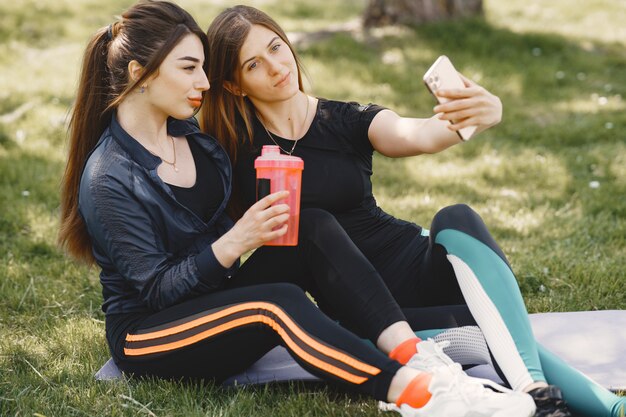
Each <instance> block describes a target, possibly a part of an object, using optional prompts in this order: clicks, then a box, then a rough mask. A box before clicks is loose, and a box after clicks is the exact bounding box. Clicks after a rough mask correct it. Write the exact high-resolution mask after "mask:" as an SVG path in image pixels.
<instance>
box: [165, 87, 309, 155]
mask: <svg viewBox="0 0 626 417" xmlns="http://www.w3.org/2000/svg"><path fill="white" fill-rule="evenodd" d="M310 104H311V101H310V100H309V96H306V113H305V114H304V120H303V121H302V126H301V127H300V132H302V131H303V130H304V126H305V125H306V119H307V117H308V115H309V105H310ZM257 119H259V123H261V126H263V129H265V133H267V136H269V138H270V139H271V141H272V142H274V145H276V146H278V148H279V149H280V150H281V151H283V152H284V153H286V154H287V155H289V156H291V154H292V153H293V151H294V149H296V145H297V144H298V141H299V140H300V139H302V138H300V139H293V146H292V147H291V150H290V151H289V152H287V151H286V150H284V149H283V147H282V146H280V145H279V144H278V142H277V141H276V139H274V136H273V135H272V134H271V133H270V131H269V130H267V127H265V123H263V121H262V120H261V118H260V117H259V114H258V113H257ZM287 140H290V139H287ZM174 156H175V155H174Z"/></svg>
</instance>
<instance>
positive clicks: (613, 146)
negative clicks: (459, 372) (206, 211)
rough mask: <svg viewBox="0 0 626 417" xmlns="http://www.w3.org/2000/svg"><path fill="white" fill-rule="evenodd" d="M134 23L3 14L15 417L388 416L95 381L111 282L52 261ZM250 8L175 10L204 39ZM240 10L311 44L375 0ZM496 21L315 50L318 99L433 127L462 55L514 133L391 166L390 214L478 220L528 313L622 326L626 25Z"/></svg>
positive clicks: (69, 13) (55, 5) (386, 181)
mask: <svg viewBox="0 0 626 417" xmlns="http://www.w3.org/2000/svg"><path fill="white" fill-rule="evenodd" d="M130 3H131V2H130V1H127V0H115V1H109V2H102V1H98V0H82V1H74V0H57V1H51V0H45V1H41V0H25V1H13V2H2V3H1V4H0V195H1V196H2V197H0V212H1V213H2V214H0V415H2V416H5V415H6V416H14V415H20V416H24V415H35V413H38V414H39V415H44V416H48V417H49V416H65V415H71V416H74V415H75V416H83V415H94V416H95V415H97V416H100V415H107V416H109V415H110V416H135V415H146V416H149V415H158V416H174V415H176V416H178V415H181V416H182V415H184V416H205V415H211V416H242V415H257V416H276V415H293V416H296V415H297V416H301V415H308V416H327V415H334V416H374V415H379V414H380V413H379V412H378V411H377V410H376V404H375V402H374V401H370V400H366V399H364V398H360V397H355V396H352V395H345V394H338V393H336V392H334V391H333V390H332V389H329V388H324V387H319V386H315V387H302V386H298V385H293V386H269V387H257V388H245V389H237V390H223V389H222V388H220V387H216V386H214V385H212V384H205V385H201V384H190V383H179V382H171V381H156V380H148V381H129V380H122V381H117V382H114V383H96V382H95V381H94V380H93V378H92V376H93V374H94V372H95V371H96V370H97V369H98V368H99V367H100V366H101V365H102V364H103V363H104V362H105V361H106V360H107V359H108V357H109V353H108V350H107V346H106V343H105V341H104V323H103V315H102V312H101V311H100V303H101V297H102V296H101V288H100V284H99V282H98V272H99V271H98V270H97V269H95V268H92V269H89V268H86V267H84V266H82V265H78V264H75V263H73V262H72V261H70V260H69V259H67V258H66V257H65V256H64V255H63V254H62V253H61V252H60V251H59V250H58V248H57V247H56V243H55V242H56V229H57V227H58V206H59V181H60V177H61V174H62V171H63V164H64V159H65V152H66V145H65V126H66V122H67V120H66V119H67V114H68V109H69V107H70V106H71V104H72V101H73V96H74V90H75V86H76V77H77V74H78V66H79V64H80V59H81V54H82V50H83V48H84V46H85V44H86V42H87V38H88V36H89V35H90V34H92V33H93V32H94V31H95V30H96V29H97V28H99V27H102V26H105V25H107V24H109V23H111V22H112V21H113V20H114V17H113V16H114V15H115V14H119V13H120V12H121V11H122V10H123V9H124V8H125V7H126V6H127V5H129V4H130ZM236 3H238V2H236V1H231V0H219V1H217V0H213V1H208V2H207V1H204V0H185V1H181V2H180V4H181V5H183V6H184V7H186V8H187V9H188V10H189V11H190V12H191V13H192V14H193V15H194V16H196V18H197V20H198V21H199V23H200V25H201V26H202V27H207V26H208V23H209V22H210V21H211V19H212V18H213V17H214V16H215V15H216V14H217V13H218V12H219V11H220V10H221V9H222V8H224V7H226V6H230V5H234V4H236ZM245 3H248V4H253V5H257V6H259V7H262V8H263V9H265V10H267V11H269V12H270V13H272V14H273V15H274V16H275V17H276V19H277V20H278V21H279V22H280V23H281V24H283V26H284V27H285V29H286V30H287V31H290V32H301V31H310V30H318V29H322V28H326V27H328V26H333V25H337V24H342V23H345V22H349V21H352V20H353V19H355V18H358V13H360V10H362V9H363V7H364V5H365V4H366V0H349V1H345V2H335V1H330V0H324V1H321V2H318V3H311V2H309V1H306V0H296V1H292V2H284V1H279V0H263V1H256V2H252V1H250V2H245ZM485 5H486V9H487V16H486V19H472V20H468V21H464V22H457V23H439V24H430V25H424V26H420V27H415V28H385V29H377V30H374V31H371V32H369V33H362V32H358V31H357V32H355V33H352V34H350V33H342V34H338V35H336V36H331V37H330V38H327V39H325V40H322V41H320V42H318V43H314V44H311V45H305V46H303V47H302V48H301V50H300V52H301V56H302V58H303V60H304V62H305V65H306V67H307V69H308V71H309V73H310V75H311V86H310V91H311V93H312V94H315V95H318V96H322V97H327V98H333V99H340V100H345V99H349V100H356V101H360V102H362V103H367V102H374V103H377V104H381V105H385V106H388V107H390V108H392V109H394V110H396V111H398V113H400V114H402V115H407V116H409V115H414V116H428V115H429V114H431V111H432V107H433V105H434V100H433V99H432V97H431V96H430V95H429V94H428V92H427V91H426V89H425V88H424V86H423V84H422V81H421V75H422V74H423V72H424V71H425V69H426V68H427V67H428V66H429V65H430V63H431V62H432V61H434V59H435V58H436V57H437V56H438V55H440V54H442V53H445V54H447V55H449V56H450V57H451V58H452V59H453V61H454V63H455V65H456V66H457V68H458V69H459V70H461V71H462V72H463V73H464V74H465V75H467V76H468V77H469V78H471V79H474V80H475V81H477V82H479V83H481V84H482V85H484V86H485V87H487V88H488V89H490V90H492V91H494V92H495V93H497V94H498V95H499V96H500V97H501V99H502V101H503V103H504V108H505V113H504V120H503V122H502V123H501V124H500V125H499V126H498V127H497V128H495V129H492V130H490V131H487V132H485V133H484V134H481V136H479V137H477V138H475V139H473V140H472V141H470V142H468V143H466V144H463V145H462V146H457V147H454V148H453V149H450V150H449V151H446V152H444V153H442V154H439V155H423V156H419V157H415V158H408V159H403V160H394V159H389V158H385V157H382V156H380V155H376V157H375V160H374V173H375V174H374V187H375V193H376V196H377V199H378V202H379V203H380V205H381V206H382V207H383V208H384V209H385V210H387V211H388V212H390V213H392V214H395V215H397V216H399V217H402V218H406V219H409V220H412V221H414V222H416V223H418V224H421V225H424V226H426V227H428V226H429V224H430V221H431V219H432V216H433V215H434V213H435V212H436V211H437V210H439V209H440V208H441V207H443V206H446V205H449V204H454V203H458V202H465V203H468V204H470V205H471V206H472V207H474V208H475V209H476V210H477V211H478V212H479V213H480V215H481V216H482V217H483V218H484V219H485V222H486V223H487V224H488V225H489V227H490V229H491V231H492V233H493V234H494V236H495V237H496V240H497V241H498V243H499V244H500V245H501V246H502V248H503V250H504V252H505V253H506V254H507V255H508V257H509V260H510V262H511V264H512V266H513V268H514V270H515V271H516V274H517V277H518V280H519V282H520V286H521V288H522V292H523V294H524V296H525V299H526V302H527V305H528V308H529V310H530V311H532V312H538V311H568V310H590V309H615V308H618V309H624V308H626V290H625V285H624V284H625V279H624V271H625V270H626V200H625V199H624V196H625V195H626V140H625V139H626V137H625V134H624V132H625V131H626V112H625V111H624V110H625V107H626V106H625V105H624V99H625V98H626V73H625V72H624V68H626V57H625V55H624V52H623V45H624V39H626V36H625V34H624V30H625V29H624V28H623V21H624V18H625V17H626V16H625V14H626V11H625V8H626V6H625V5H624V4H623V2H620V1H617V0H613V1H611V0H593V1H586V2H578V3H576V7H572V3H571V2H570V1H567V0H558V1H553V2H549V3H548V2H545V1H538V0H530V1H525V2H523V1H496V0H489V1H485ZM592 29H593V30H592Z"/></svg>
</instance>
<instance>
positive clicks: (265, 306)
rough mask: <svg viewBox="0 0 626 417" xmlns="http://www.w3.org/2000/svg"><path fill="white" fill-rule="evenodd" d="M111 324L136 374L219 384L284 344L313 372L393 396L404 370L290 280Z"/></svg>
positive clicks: (119, 350) (112, 319) (123, 362)
mask: <svg viewBox="0 0 626 417" xmlns="http://www.w3.org/2000/svg"><path fill="white" fill-rule="evenodd" d="M124 323H126V325H124ZM106 325H107V338H108V341H109V345H110V346H111V348H112V350H113V355H114V358H115V361H116V363H117V365H118V367H119V368H120V369H121V370H122V371H124V372H127V373H130V374H134V375H138V376H141V375H153V376H158V377H163V378H175V379H180V378H185V379H187V378H199V379H207V380H209V379H210V380H215V381H218V382H220V381H222V380H224V379H226V378H227V377H229V376H232V375H234V374H237V373H239V372H241V371H243V370H245V369H246V368H248V367H249V366H250V365H251V364H252V363H254V362H255V361H257V360H258V359H259V358H260V357H261V356H263V355H264V354H265V353H267V352H268V351H269V350H271V349H272V348H274V347H275V346H277V345H282V346H284V347H285V348H286V349H287V350H288V351H289V352H290V354H291V355H292V356H293V358H294V359H295V360H296V361H297V362H298V363H299V364H300V365H301V366H302V367H303V368H304V369H306V370H307V371H309V372H310V373H312V374H314V375H316V376H318V377H320V378H322V379H324V380H327V381H329V382H334V383H338V384H340V385H341V386H343V387H344V388H348V389H351V390H355V391H358V392H362V393H365V394H369V395H371V396H373V397H374V398H376V399H378V400H387V392H388V390H389V385H390V383H391V379H392V378H393V376H394V375H395V373H396V372H397V370H398V369H399V368H400V364H398V363H397V362H395V361H393V360H391V359H389V358H388V357H387V356H386V355H384V354H383V353H381V352H380V351H378V350H377V349H375V348H373V347H371V346H369V345H368V344H367V343H364V342H363V341H362V340H361V339H359V338H358V337H357V336H356V335H354V334H353V333H351V332H349V331H348V330H346V329H344V328H343V327H341V326H340V325H338V324H337V323H336V322H334V321H333V320H331V319H330V318H328V317H327V316H326V315H324V314H323V313H322V312H321V311H320V310H319V309H318V308H317V307H316V306H315V305H314V304H313V303H312V302H311V301H310V300H309V299H308V298H307V296H306V295H305V293H304V292H303V291H302V290H301V289H300V288H298V287H297V286H295V285H292V284H265V285H257V286H250V287H245V288H236V289H231V290H224V291H218V292H215V293H211V294H207V295H203V296H200V297H197V298H194V299H192V300H189V301H186V302H183V303H180V304H178V305H175V306H173V307H170V308H167V309H164V310H162V311H160V312H157V313H154V314H150V315H137V314H126V315H114V316H108V317H107V321H106Z"/></svg>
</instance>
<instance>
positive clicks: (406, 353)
mask: <svg viewBox="0 0 626 417" xmlns="http://www.w3.org/2000/svg"><path fill="white" fill-rule="evenodd" d="M421 341H422V339H420V338H419V337H414V338H413V339H409V340H405V341H404V342H402V343H400V344H399V345H398V346H396V347H395V348H394V349H393V350H392V351H391V352H390V353H389V357H390V358H391V359H394V360H396V361H398V362H400V363H401V364H402V365H406V363H407V362H408V361H409V359H411V358H412V357H413V355H415V354H416V353H417V344H418V343H419V342H421Z"/></svg>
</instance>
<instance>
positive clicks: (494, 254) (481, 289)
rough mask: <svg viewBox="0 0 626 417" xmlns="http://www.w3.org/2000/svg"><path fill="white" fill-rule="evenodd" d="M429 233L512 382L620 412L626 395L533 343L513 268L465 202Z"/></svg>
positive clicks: (600, 411)
mask: <svg viewBox="0 0 626 417" xmlns="http://www.w3.org/2000/svg"><path fill="white" fill-rule="evenodd" d="M430 239H431V242H432V243H434V244H437V245H441V246H442V247H443V248H445V251H446V253H447V258H448V261H449V262H450V264H452V267H453V269H454V273H455V276H456V279H457V282H458V283H459V287H460V288H461V291H462V293H463V297H464V299H465V302H466V304H467V307H468V309H469V311H470V312H471V314H472V316H473V318H474V320H475V321H476V324H477V325H478V326H479V327H480V329H481V331H482V333H483V335H484V338H485V340H486V343H487V346H488V347H489V350H490V352H491V354H492V355H493V357H494V358H495V361H496V363H497V365H498V366H499V367H500V369H501V370H502V372H503V373H504V375H505V376H506V378H507V381H508V382H509V383H510V384H511V386H513V387H514V388H516V389H521V388H523V387H524V386H526V385H528V383H530V382H533V381H546V382H548V383H550V384H553V385H557V386H558V387H559V388H561V390H562V392H563V396H564V398H565V400H566V401H567V403H568V404H569V406H570V408H571V409H572V411H573V412H575V413H577V414H580V415H582V416H585V417H624V408H626V407H625V405H626V398H621V397H618V396H617V395H615V394H613V393H611V392H610V391H608V390H606V389H605V388H603V387H601V386H599V385H598V384H596V383H595V382H593V381H592V380H591V379H589V378H587V377H586V376H584V375H583V374H582V373H580V372H578V371H577V370H575V369H573V368H572V367H571V366H569V365H567V364H566V363H565V362H564V361H562V360H561V359H559V358H558V357H556V356H555V355H554V354H552V353H550V352H548V351H547V350H546V349H545V348H543V347H541V346H540V345H538V344H537V342H536V340H535V338H534V335H533V333H532V328H531V325H530V320H529V318H528V313H527V310H526V307H525V304H524V301H523V299H522V295H521V293H520V290H519V286H518V284H517V280H516V279H515V276H514V274H513V271H512V270H511V268H510V266H509V264H508V261H507V260H506V258H505V257H504V254H503V253H502V251H501V249H500V248H499V247H498V246H497V244H496V243H495V241H494V240H493V238H492V237H491V235H490V234H489V232H488V231H487V228H486V226H485V225H484V223H483V222H482V219H480V217H479V216H478V214H476V213H475V212H474V211H473V210H472V209H470V208H469V207H467V206H465V205H456V206H451V207H448V208H445V209H443V210H441V211H440V212H439V213H438V214H437V216H435V219H434V220H433V225H432V229H431V232H430ZM414 330H416V329H414ZM417 334H418V336H419V332H418V333H417Z"/></svg>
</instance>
